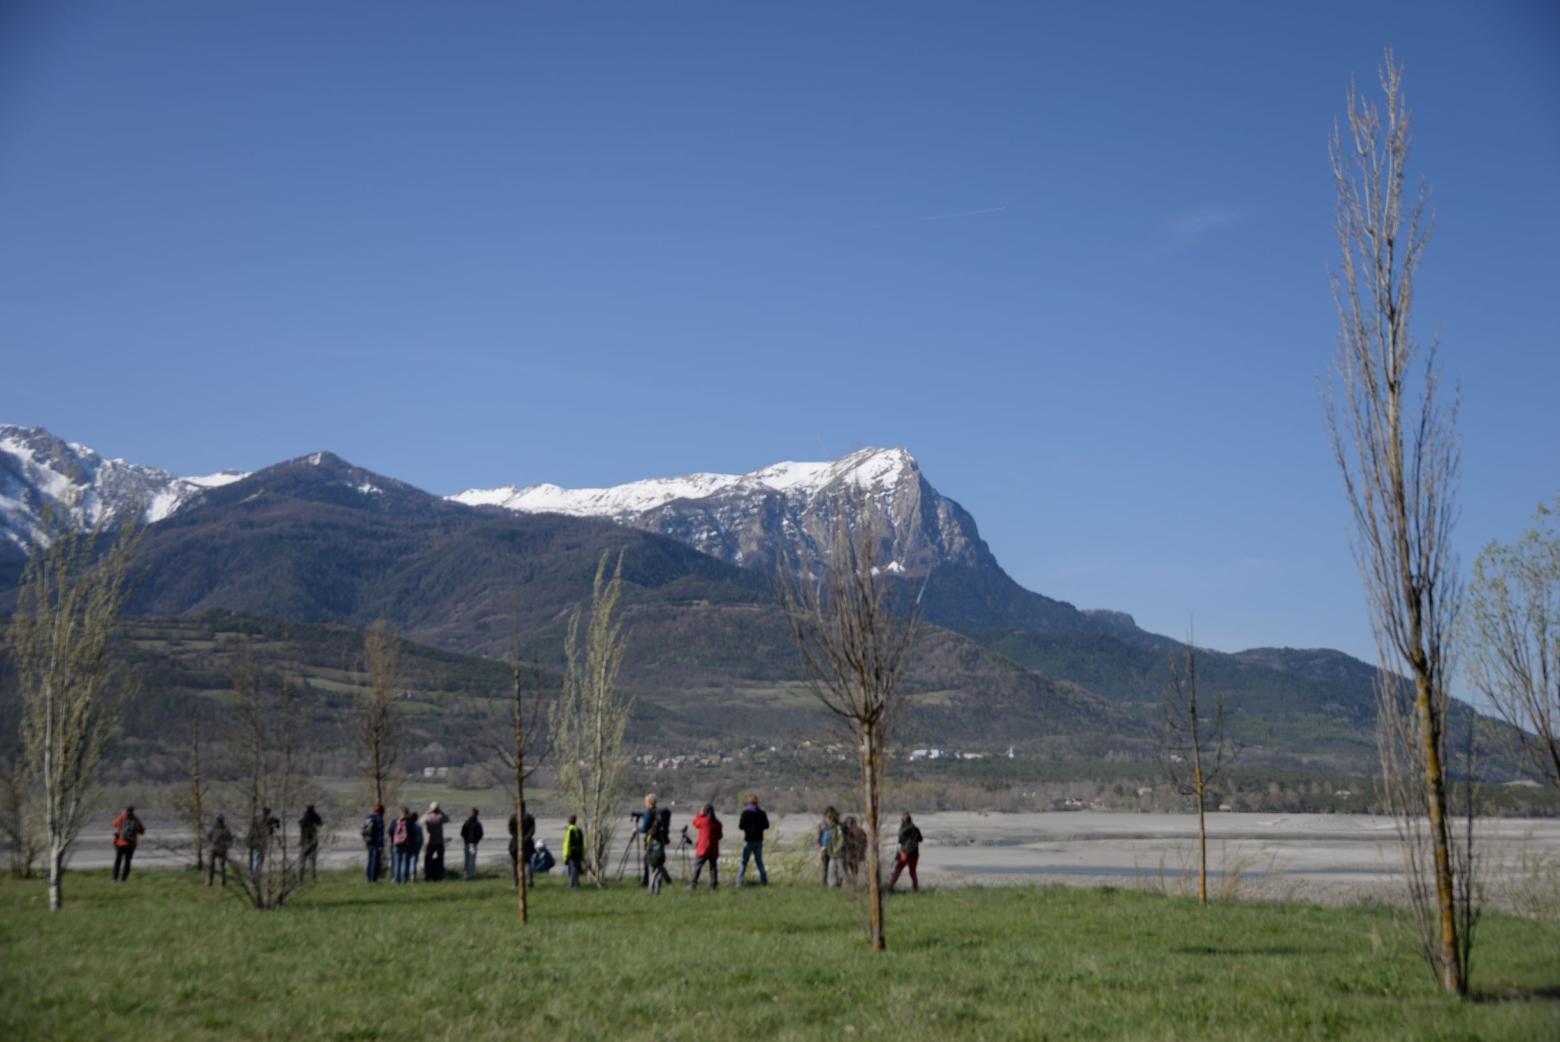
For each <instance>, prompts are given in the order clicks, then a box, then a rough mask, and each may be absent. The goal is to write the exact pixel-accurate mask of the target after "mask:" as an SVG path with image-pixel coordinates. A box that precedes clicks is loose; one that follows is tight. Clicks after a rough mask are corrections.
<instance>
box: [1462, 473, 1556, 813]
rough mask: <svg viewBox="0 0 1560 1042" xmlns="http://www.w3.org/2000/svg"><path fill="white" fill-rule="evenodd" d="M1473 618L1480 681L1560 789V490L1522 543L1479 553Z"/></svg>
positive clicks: (1471, 650) (1471, 647)
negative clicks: (1558, 494) (1559, 494)
mask: <svg viewBox="0 0 1560 1042" xmlns="http://www.w3.org/2000/svg"><path fill="white" fill-rule="evenodd" d="M1466 621H1467V624H1468V631H1467V637H1468V673H1469V676H1470V677H1471V678H1472V680H1473V683H1474V686H1475V687H1477V688H1478V690H1479V692H1480V693H1481V694H1483V695H1484V697H1485V698H1486V699H1488V700H1489V702H1490V704H1491V705H1493V706H1494V707H1495V711H1496V712H1498V713H1499V714H1500V716H1501V718H1502V719H1503V720H1505V721H1506V723H1508V724H1510V725H1511V728H1512V731H1513V733H1514V735H1515V738H1516V740H1517V741H1518V743H1519V744H1520V745H1521V748H1522V751H1523V752H1524V753H1526V754H1527V756H1528V759H1529V760H1531V761H1532V764H1533V767H1534V769H1535V770H1537V771H1538V772H1539V774H1540V775H1542V776H1543V777H1545V778H1546V779H1548V781H1549V784H1550V785H1552V786H1554V787H1555V790H1556V794H1557V795H1560V496H1556V497H1555V501H1554V504H1553V505H1552V506H1544V505H1541V506H1539V508H1538V515H1537V516H1536V517H1535V518H1534V519H1533V527H1532V528H1531V529H1529V530H1528V532H1527V533H1526V534H1525V535H1523V536H1522V538H1521V539H1519V540H1517V542H1515V543H1511V544H1503V543H1499V542H1492V543H1490V545H1489V546H1487V547H1485V548H1484V551H1483V552H1482V553H1480V554H1479V557H1478V560H1476V561H1474V564H1473V583H1472V585H1471V587H1470V588H1469V591H1468V612H1467V620H1466Z"/></svg>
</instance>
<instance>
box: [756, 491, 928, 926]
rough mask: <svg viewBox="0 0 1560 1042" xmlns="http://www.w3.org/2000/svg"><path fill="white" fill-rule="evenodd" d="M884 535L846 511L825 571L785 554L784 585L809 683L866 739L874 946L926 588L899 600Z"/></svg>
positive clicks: (858, 740)
mask: <svg viewBox="0 0 1560 1042" xmlns="http://www.w3.org/2000/svg"><path fill="white" fill-rule="evenodd" d="M854 513H855V514H857V515H858V516H864V512H863V511H860V510H857V511H854ZM877 544H878V540H877V538H876V534H875V533H874V532H872V531H870V529H869V528H868V527H867V526H863V527H862V529H861V531H860V533H859V534H857V533H856V532H853V531H852V530H851V528H850V527H849V526H848V524H847V522H846V521H845V520H844V519H843V518H842V519H841V521H840V523H839V525H838V526H836V528H835V531H834V534H833V538H832V540H831V541H830V544H829V548H828V553H827V555H826V560H825V562H824V565H825V575H824V576H823V578H822V579H821V580H820V579H819V578H817V577H816V576H814V575H812V574H811V573H809V572H804V571H803V570H802V566H801V565H800V564H799V563H797V562H794V561H785V562H783V563H782V565H781V569H780V577H779V584H778V585H779V593H780V602H781V606H782V608H783V609H784V612H785V617H786V621H787V623H789V625H790V629H791V635H792V637H793V638H794V639H795V641H796V647H797V650H798V652H799V653H800V655H801V660H802V669H803V672H804V673H805V674H806V676H807V681H808V684H809V686H810V687H811V689H812V692H813V694H814V695H815V696H816V697H817V699H818V701H819V702H820V703H821V704H822V705H823V707H824V708H825V709H826V710H828V711H829V712H830V713H831V714H833V716H834V717H835V718H836V719H837V720H838V721H839V722H840V723H842V724H843V725H844V727H845V728H846V731H847V733H848V734H849V735H850V738H851V740H852V741H853V742H854V743H855V745H856V750H857V755H858V757H859V761H860V767H861V797H862V802H863V804H864V805H865V817H866V832H867V851H866V853H867V919H868V935H869V937H870V940H871V943H872V948H873V950H875V951H882V950H883V948H884V946H885V944H886V941H885V937H884V932H883V874H882V840H881V836H882V829H881V818H882V811H883V807H882V804H883V799H882V790H883V772H884V768H885V767H886V765H887V759H888V757H887V753H888V749H887V742H888V726H889V721H890V718H891V716H892V715H893V712H894V710H895V708H896V706H897V703H898V695H899V682H900V680H901V679H902V677H903V676H904V671H905V668H906V666H907V665H908V664H909V661H910V651H911V648H912V646H913V645H914V643H915V636H916V631H917V614H918V609H919V598H917V601H916V603H913V604H910V605H908V606H907V607H906V608H905V609H904V610H896V605H895V604H894V597H893V592H892V589H891V587H890V584H889V581H888V579H887V577H886V576H885V575H884V574H883V572H882V570H881V569H880V568H878V566H877V555H878V545H877Z"/></svg>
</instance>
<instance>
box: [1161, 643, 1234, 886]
mask: <svg viewBox="0 0 1560 1042" xmlns="http://www.w3.org/2000/svg"><path fill="white" fill-rule="evenodd" d="M1234 758H1235V749H1234V747H1233V746H1232V745H1231V744H1230V742H1229V739H1228V738H1227V736H1226V735H1225V733H1224V694H1223V693H1222V692H1216V693H1215V694H1214V698H1213V717H1212V719H1211V720H1210V719H1208V718H1207V717H1205V716H1204V714H1203V706H1202V704H1201V702H1200V700H1199V695H1198V690H1197V645H1196V644H1195V643H1194V642H1193V640H1192V634H1191V631H1190V630H1188V631H1187V634H1186V650H1185V652H1184V653H1183V657H1182V659H1181V660H1180V661H1179V662H1178V661H1177V660H1176V659H1175V658H1174V657H1172V658H1171V659H1170V680H1169V683H1168V684H1167V685H1166V687H1165V733H1164V767H1165V773H1166V775H1168V777H1169V779H1170V783H1171V784H1172V785H1174V786H1175V787H1176V791H1177V792H1179V793H1180V794H1181V795H1182V796H1191V797H1192V798H1193V799H1195V800H1196V801H1197V864H1198V870H1197V900H1198V901H1199V902H1200V903H1201V904H1207V903H1208V817H1207V809H1208V790H1209V789H1210V788H1211V787H1212V786H1213V784H1214V783H1215V782H1217V781H1218V779H1219V775H1221V774H1222V773H1223V772H1224V769H1225V768H1226V767H1228V766H1229V765H1230V763H1231V762H1233V760H1234Z"/></svg>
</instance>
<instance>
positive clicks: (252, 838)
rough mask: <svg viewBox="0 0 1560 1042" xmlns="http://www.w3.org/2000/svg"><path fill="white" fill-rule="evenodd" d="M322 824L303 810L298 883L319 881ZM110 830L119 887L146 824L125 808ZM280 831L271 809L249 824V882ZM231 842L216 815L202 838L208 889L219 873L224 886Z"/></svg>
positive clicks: (315, 813) (224, 822)
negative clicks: (112, 833)
mask: <svg viewBox="0 0 1560 1042" xmlns="http://www.w3.org/2000/svg"><path fill="white" fill-rule="evenodd" d="M324 824H325V819H323V818H321V817H320V813H319V811H317V810H315V809H314V804H312V803H311V804H309V805H308V806H307V807H306V808H304V811H303V816H302V817H300V818H299V819H298V862H297V872H298V878H299V880H300V881H302V880H303V879H305V878H309V877H311V876H312V878H314V879H319V876H320V868H319V855H320V829H321V827H322V826H323V825H324ZM111 827H112V828H113V830H114V873H113V879H114V882H116V883H122V882H124V881H125V880H128V879H129V878H130V865H131V862H132V861H133V860H134V859H135V851H136V847H137V846H138V845H139V843H140V840H141V837H142V836H143V835H145V834H146V824H145V823H144V822H142V821H141V819H140V818H139V817H137V816H136V813H135V808H134V807H126V808H125V809H124V810H123V811H122V812H121V813H120V814H119V816H118V817H116V818H115V819H114V820H113V822H112V825H111ZM281 828H282V822H281V819H280V818H278V817H276V815H275V814H273V813H271V808H270V807H261V808H260V812H259V813H258V814H256V815H255V816H254V817H253V818H252V819H251V820H250V823H249V831H248V832H247V833H246V835H245V837H244V841H245V844H246V845H247V847H248V848H249V877H250V879H251V880H258V879H259V878H260V873H261V871H262V870H263V869H264V868H265V862H266V858H267V856H268V855H269V854H270V852H271V848H272V846H273V845H274V844H275V842H276V836H277V833H278V832H280V831H281ZM234 839H235V837H234V835H233V830H232V828H231V827H230V826H229V825H228V822H227V815H225V814H218V815H217V816H216V819H215V820H214V821H213V822H212V823H211V827H210V828H208V829H207V830H206V834H205V841H206V842H205V848H206V885H207V886H214V885H215V884H216V881H217V878H218V874H219V873H220V875H221V879H222V885H223V886H227V881H228V855H229V854H230V853H231V852H232V849H233V843H234Z"/></svg>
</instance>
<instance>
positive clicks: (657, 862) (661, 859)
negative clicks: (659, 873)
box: [645, 839, 666, 868]
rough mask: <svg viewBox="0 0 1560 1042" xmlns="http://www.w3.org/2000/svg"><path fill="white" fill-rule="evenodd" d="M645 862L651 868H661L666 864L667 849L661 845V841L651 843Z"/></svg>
mask: <svg viewBox="0 0 1560 1042" xmlns="http://www.w3.org/2000/svg"><path fill="white" fill-rule="evenodd" d="M645 861H646V863H648V864H649V865H650V867H651V868H660V867H661V866H662V865H664V864H666V847H664V846H662V845H661V841H660V840H654V839H653V840H651V841H650V849H649V850H648V851H646V853H645Z"/></svg>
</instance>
